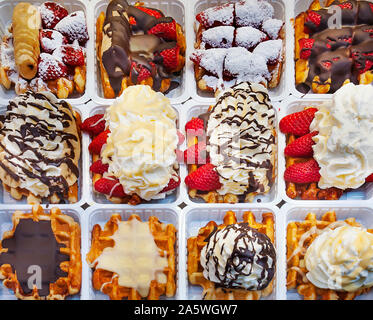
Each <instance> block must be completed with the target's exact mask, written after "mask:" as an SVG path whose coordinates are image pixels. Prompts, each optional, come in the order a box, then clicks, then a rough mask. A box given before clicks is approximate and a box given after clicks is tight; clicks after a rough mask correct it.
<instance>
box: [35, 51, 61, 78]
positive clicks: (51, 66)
mask: <svg viewBox="0 0 373 320" xmlns="http://www.w3.org/2000/svg"><path fill="white" fill-rule="evenodd" d="M38 74H39V77H40V78H42V79H43V80H44V81H49V80H56V79H59V78H62V77H66V76H67V67H66V65H65V64H63V63H62V62H61V61H59V60H58V59H56V58H55V57H54V56H52V55H51V54H49V53H41V54H40V58H39V64H38Z"/></svg>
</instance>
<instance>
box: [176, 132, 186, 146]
mask: <svg viewBox="0 0 373 320" xmlns="http://www.w3.org/2000/svg"><path fill="white" fill-rule="evenodd" d="M177 136H178V137H179V141H178V143H177V145H178V146H181V145H182V144H183V143H184V141H185V136H184V135H183V134H182V133H181V132H180V131H179V130H177Z"/></svg>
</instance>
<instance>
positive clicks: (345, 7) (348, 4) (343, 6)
mask: <svg viewBox="0 0 373 320" xmlns="http://www.w3.org/2000/svg"><path fill="white" fill-rule="evenodd" d="M337 6H338V7H340V8H341V9H342V10H352V9H353V5H352V3H351V2H345V3H341V4H337Z"/></svg>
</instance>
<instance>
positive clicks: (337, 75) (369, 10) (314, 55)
mask: <svg viewBox="0 0 373 320" xmlns="http://www.w3.org/2000/svg"><path fill="white" fill-rule="evenodd" d="M337 4H339V5H341V3H340V2H339V1H335V2H334V3H333V4H332V5H337ZM342 4H343V5H347V4H350V5H351V6H352V9H347V8H345V9H342V10H341V12H342V25H343V27H342V28H341V29H328V19H329V18H330V17H331V15H332V13H328V9H321V10H317V11H314V12H315V13H316V14H319V15H320V16H321V22H320V25H319V26H316V25H315V24H313V23H312V22H311V21H307V22H305V24H304V25H305V27H306V28H308V30H309V31H310V38H312V39H314V40H315V42H314V45H313V47H312V49H311V56H310V58H309V72H308V76H307V79H306V81H305V82H304V83H300V84H298V85H297V89H298V90H299V91H301V92H303V93H307V92H308V91H309V90H310V88H311V87H312V84H313V83H314V84H318V85H326V84H330V90H329V93H334V92H336V91H337V90H338V89H339V88H340V87H341V86H342V85H343V84H344V82H345V81H346V80H349V81H350V82H352V83H354V84H359V74H361V73H363V72H365V71H367V70H371V69H372V67H373V39H372V38H373V4H372V3H371V2H367V1H355V0H350V1H346V2H343V3H342ZM315 77H318V78H319V79H318V80H317V79H316V80H315Z"/></svg>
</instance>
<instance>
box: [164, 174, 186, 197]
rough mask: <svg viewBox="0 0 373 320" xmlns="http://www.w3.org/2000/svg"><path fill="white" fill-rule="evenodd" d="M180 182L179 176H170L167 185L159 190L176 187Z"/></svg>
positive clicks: (169, 189) (165, 190)
mask: <svg viewBox="0 0 373 320" xmlns="http://www.w3.org/2000/svg"><path fill="white" fill-rule="evenodd" d="M180 182H181V180H180V177H179V176H176V177H172V178H171V179H170V182H169V183H168V185H167V186H166V187H165V188H164V189H163V190H162V191H161V193H164V192H168V191H171V190H174V189H176V188H177V187H178V186H179V185H180Z"/></svg>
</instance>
